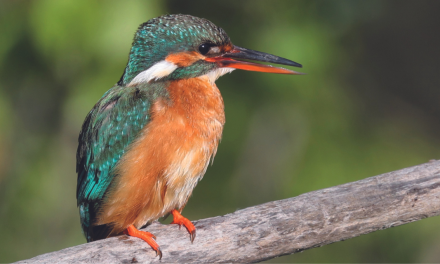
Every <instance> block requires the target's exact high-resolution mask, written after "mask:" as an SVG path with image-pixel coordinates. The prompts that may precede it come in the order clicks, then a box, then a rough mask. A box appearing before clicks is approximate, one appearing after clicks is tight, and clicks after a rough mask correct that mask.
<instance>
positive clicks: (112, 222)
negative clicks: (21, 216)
mask: <svg viewBox="0 0 440 264" xmlns="http://www.w3.org/2000/svg"><path fill="white" fill-rule="evenodd" d="M249 60H252V61H260V62H269V63H276V64H283V65H289V66H295V67H302V66H301V64H299V63H296V62H294V61H291V60H288V59H284V58H281V57H278V56H274V55H271V54H267V53H263V52H259V51H254V50H250V49H245V48H241V47H238V46H235V45H233V44H232V42H231V40H230V39H229V37H228V35H227V34H226V32H225V31H224V30H223V29H222V28H220V27H217V26H216V25H214V24H213V23H212V22H210V21H208V20H206V19H203V18H198V17H194V16H190V15H182V14H178V15H165V16H160V17H157V18H153V19H151V20H149V21H147V22H145V23H143V24H141V25H140V26H139V28H138V30H137V31H136V33H135V36H134V40H133V44H132V47H131V50H130V53H129V58H128V63H127V66H126V67H125V70H124V73H123V74H122V77H121V78H120V80H119V81H118V82H117V83H116V84H115V85H114V86H113V87H112V88H111V89H110V90H108V91H107V92H106V93H105V94H104V95H103V96H102V98H101V99H100V100H99V101H98V102H97V103H96V104H95V106H94V107H93V108H92V110H91V111H90V112H89V113H88V115H87V117H86V118H85V121H84V123H83V125H82V128H81V132H80V135H79V139H78V142H79V145H78V150H77V156H76V158H77V164H76V171H77V174H78V180H77V192H76V198H77V205H78V207H79V213H80V220H81V227H82V230H83V233H84V235H85V237H86V239H87V242H91V241H95V240H99V239H104V238H107V237H111V236H117V235H121V234H126V235H129V236H134V237H138V238H140V239H143V240H144V241H145V242H147V243H148V244H149V245H150V246H151V248H152V249H153V250H155V251H156V256H157V255H159V257H160V258H161V257H162V252H161V250H160V247H159V245H158V244H157V242H156V240H155V238H156V237H155V236H154V235H153V234H151V233H149V232H146V231H140V230H139V229H140V228H142V227H145V226H147V225H149V224H151V223H152V222H153V221H156V220H157V219H159V218H161V217H164V216H168V215H170V214H171V215H172V216H173V221H172V223H171V224H177V225H179V226H182V225H183V226H184V227H186V229H187V231H188V232H189V236H190V240H191V242H193V241H194V238H195V236H196V228H195V226H194V225H193V224H192V223H191V221H189V220H188V219H187V218H185V217H183V216H182V215H181V212H182V210H183V208H184V207H185V205H186V203H187V202H188V199H189V197H190V196H191V194H192V191H193V189H194V187H195V186H196V185H197V183H198V182H199V181H200V180H201V179H202V177H203V175H204V174H205V172H206V169H207V167H208V164H209V163H210V162H211V161H212V160H213V158H214V156H215V154H216V151H217V146H218V144H219V141H220V139H221V136H222V130H223V125H224V124H225V113H224V104H223V98H222V96H221V94H220V91H219V89H218V88H217V86H216V84H215V81H216V80H217V79H218V78H219V77H220V76H222V75H224V74H226V73H229V72H231V71H233V70H235V69H241V70H248V71H258V72H269V73H280V74H301V73H299V72H295V71H292V70H288V69H284V68H280V67H274V66H270V65H266V64H259V63H254V62H250V61H249Z"/></svg>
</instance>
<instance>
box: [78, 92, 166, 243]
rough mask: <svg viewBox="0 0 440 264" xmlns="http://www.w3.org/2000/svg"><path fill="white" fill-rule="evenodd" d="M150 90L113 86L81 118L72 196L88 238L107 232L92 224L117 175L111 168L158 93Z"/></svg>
mask: <svg viewBox="0 0 440 264" xmlns="http://www.w3.org/2000/svg"><path fill="white" fill-rule="evenodd" d="M153 89H154V87H147V86H144V87H137V88H135V87H121V86H114V87H113V88H111V89H110V90H109V91H107V92H106V93H105V94H104V96H103V97H102V98H101V99H100V100H99V102H98V103H97V104H96V105H95V106H94V107H93V109H92V110H91V111H90V113H89V114H88V115H87V117H86V119H85V121H84V124H83V126H82V129H81V132H80V136H79V139H78V141H79V146H78V151H77V167H76V170H77V173H78V185H77V194H76V197H77V202H78V206H79V209H80V217H81V225H82V228H83V231H84V233H85V235H86V238H87V240H88V241H92V240H96V239H100V238H104V237H106V236H107V235H108V230H107V228H106V227H94V226H93V223H94V222H95V221H96V219H95V218H96V216H97V214H98V212H99V209H100V206H101V205H102V201H103V199H104V197H105V194H106V192H107V190H108V189H109V187H110V186H111V183H112V181H113V180H114V179H115V177H117V175H116V174H115V172H114V171H113V169H114V168H115V166H116V164H117V163H118V161H119V159H120V158H121V157H122V155H123V154H124V152H125V151H126V150H127V148H128V146H129V145H130V143H132V142H133V140H134V139H135V138H136V137H137V136H138V135H139V133H140V132H141V131H142V128H143V127H144V126H145V125H146V124H147V123H148V122H149V121H150V115H149V108H150V106H151V102H152V101H151V100H152V99H154V98H156V97H157V96H158V94H157V93H153V92H152V90H153ZM152 94H153V96H151V95H152ZM147 95H148V96H147Z"/></svg>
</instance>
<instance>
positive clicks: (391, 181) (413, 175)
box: [17, 161, 440, 263]
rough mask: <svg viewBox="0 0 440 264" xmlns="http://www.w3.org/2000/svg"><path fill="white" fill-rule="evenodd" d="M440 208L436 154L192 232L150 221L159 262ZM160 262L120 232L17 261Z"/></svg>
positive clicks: (231, 257) (313, 243)
mask: <svg viewBox="0 0 440 264" xmlns="http://www.w3.org/2000/svg"><path fill="white" fill-rule="evenodd" d="M439 214H440V161H431V162H429V163H425V164H421V165H418V166H414V167H410V168H406V169H402V170H398V171H394V172H390V173H385V174H382V175H379V176H375V177H370V178H366V179H364V180H360V181H356V182H351V183H347V184H343V185H339V186H335V187H331V188H327V189H322V190H318V191H313V192H309V193H305V194H302V195H299V196H297V197H293V198H289V199H285V200H280V201H273V202H269V203H265V204H261V205H258V206H254V207H249V208H246V209H243V210H238V211H236V212H234V213H231V214H227V215H224V216H217V217H212V218H207V219H202V220H199V221H194V222H193V223H194V224H195V226H196V228H197V237H196V239H195V241H194V244H191V242H190V241H189V235H188V233H187V231H186V230H185V229H184V228H182V229H181V230H179V228H178V227H177V226H176V225H161V224H159V223H154V224H152V225H150V226H148V227H147V228H146V230H148V231H149V232H151V233H153V234H155V235H156V236H157V242H158V243H159V245H160V246H161V249H162V252H163V258H162V262H163V263H167V262H180V263H182V262H259V261H263V260H267V259H270V258H275V257H279V256H282V255H286V254H292V253H295V252H300V251H303V250H306V249H309V248H314V247H320V246H323V245H326V244H330V243H334V242H338V241H341V240H346V239H349V238H352V237H356V236H359V235H362V234H367V233H370V232H373V231H377V230H382V229H386V228H390V227H393V226H398V225H402V224H406V223H409V222H414V221H417V220H420V219H423V218H426V217H431V216H436V215H439ZM44 262H47V263H55V262H64V263H136V262H141V263H160V261H159V258H158V257H155V252H154V251H153V250H152V249H151V248H150V247H149V246H148V245H147V244H146V243H145V242H143V241H141V240H140V239H137V238H132V237H127V236H125V235H124V236H120V237H113V238H108V239H105V240H100V241H96V242H92V243H87V244H82V245H78V246H75V247H71V248H66V249H63V250H60V251H56V252H51V253H47V254H43V255H40V256H37V257H34V258H31V259H28V260H23V261H19V262H17V263H44Z"/></svg>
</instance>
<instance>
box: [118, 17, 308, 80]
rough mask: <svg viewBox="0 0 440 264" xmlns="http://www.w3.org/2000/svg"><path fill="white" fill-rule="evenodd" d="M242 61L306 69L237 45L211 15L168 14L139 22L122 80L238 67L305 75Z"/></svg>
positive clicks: (212, 73) (192, 74) (173, 77)
mask: <svg viewBox="0 0 440 264" xmlns="http://www.w3.org/2000/svg"><path fill="white" fill-rule="evenodd" d="M237 59H238V60H237ZM242 60H256V61H263V62H272V63H277V64H284V65H289V66H295V67H302V66H301V64H298V63H296V62H293V61H290V60H287V59H284V58H281V57H278V56H274V55H271V54H267V53H263V52H259V51H254V50H248V49H245V48H241V47H237V46H235V45H233V44H232V43H231V41H230V39H229V37H228V35H227V34H226V32H225V31H224V30H223V29H222V28H220V27H217V26H216V25H214V24H213V23H212V22H210V21H208V20H206V19H203V18H198V17H193V16H190V15H166V16H161V17H158V18H153V19H151V20H149V21H148V22H146V23H143V24H142V25H140V26H139V29H138V30H137V32H136V34H135V37H134V41H133V45H132V47H131V51H130V55H129V61H128V64H127V67H126V68H125V71H124V74H123V75H122V77H121V79H120V81H119V82H118V84H119V85H128V86H132V85H136V84H139V83H147V82H157V81H163V80H177V79H187V78H193V77H198V76H202V75H207V76H208V77H209V78H210V79H211V81H215V80H216V79H217V78H218V77H220V76H221V75H223V74H225V73H228V72H231V71H232V70H234V69H242V70H249V71H260V72H272V73H282V74H300V73H298V72H294V71H291V70H287V69H283V68H278V67H273V66H270V65H264V64H257V63H252V62H247V61H242Z"/></svg>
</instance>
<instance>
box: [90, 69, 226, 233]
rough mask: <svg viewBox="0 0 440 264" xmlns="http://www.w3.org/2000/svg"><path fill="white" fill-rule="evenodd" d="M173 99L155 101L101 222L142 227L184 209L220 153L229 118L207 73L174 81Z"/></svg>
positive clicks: (118, 226)
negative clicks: (224, 128)
mask: <svg viewBox="0 0 440 264" xmlns="http://www.w3.org/2000/svg"><path fill="white" fill-rule="evenodd" d="M167 89H168V91H169V95H170V99H165V98H162V99H159V100H157V101H156V102H155V103H154V105H153V106H152V110H151V111H152V112H151V116H152V120H151V122H150V123H149V124H148V125H147V126H146V127H145V128H144V129H143V131H142V132H143V133H142V136H140V137H139V138H138V139H137V140H136V141H135V142H134V143H133V144H132V145H131V146H130V149H129V150H128V151H127V152H126V153H125V155H124V156H123V157H122V159H121V161H120V162H119V163H118V166H117V168H116V171H117V173H119V175H120V176H119V177H118V179H117V181H116V182H115V184H113V186H112V189H111V190H110V191H109V194H108V195H107V198H106V200H105V203H104V205H103V207H102V211H101V212H100V214H99V216H98V222H97V223H96V224H98V225H100V224H110V223H111V224H113V226H114V230H113V234H117V233H120V232H122V231H123V230H124V229H125V228H126V227H127V226H128V225H130V224H134V225H135V226H136V227H138V228H140V227H141V226H143V225H144V224H146V223H147V222H151V221H153V220H156V219H158V218H159V217H161V216H163V215H165V214H167V213H168V212H170V211H171V210H172V209H183V207H184V206H185V204H186V202H187V201H188V198H189V196H190V195H191V193H192V190H193V189H194V187H195V186H196V184H197V182H198V181H199V180H200V179H201V178H202V177H203V175H204V173H205V171H206V168H207V166H208V164H209V161H210V159H211V158H212V157H213V156H214V155H215V152H216V150H217V145H218V142H219V140H220V138H221V134H222V130H223V125H224V122H225V116H224V105H223V99H222V97H221V95H220V91H219V90H218V88H217V87H216V86H215V84H213V83H210V82H209V80H208V78H207V77H199V78H193V79H187V80H179V81H176V82H173V83H172V84H171V85H170V86H169V87H168V88H167Z"/></svg>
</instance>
